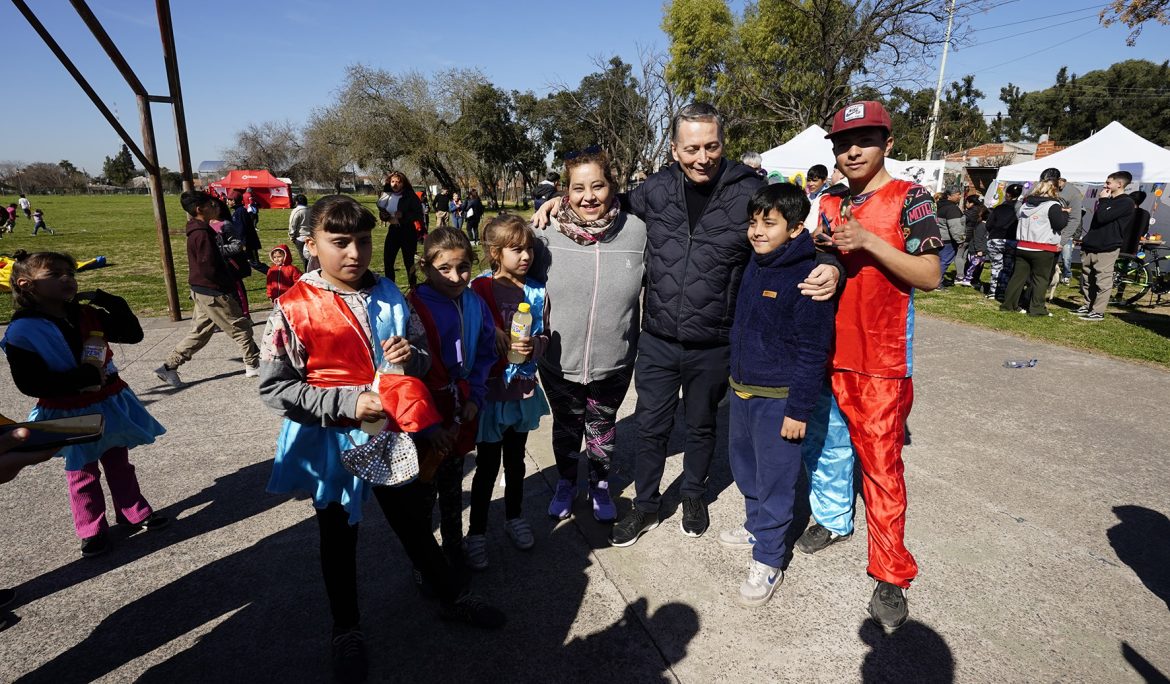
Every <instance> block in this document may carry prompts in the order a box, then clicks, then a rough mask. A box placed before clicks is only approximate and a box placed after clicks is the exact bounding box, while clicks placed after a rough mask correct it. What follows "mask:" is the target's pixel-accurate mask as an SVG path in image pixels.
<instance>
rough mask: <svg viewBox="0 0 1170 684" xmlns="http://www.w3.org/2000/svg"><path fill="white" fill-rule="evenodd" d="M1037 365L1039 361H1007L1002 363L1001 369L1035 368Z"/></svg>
mask: <svg viewBox="0 0 1170 684" xmlns="http://www.w3.org/2000/svg"><path fill="white" fill-rule="evenodd" d="M1037 363H1039V361H1038V360H1037V359H1027V360H1023V359H1021V360H1012V359H1008V360H1007V361H1004V362H1003V367H1004V368H1035V367H1036V364H1037Z"/></svg>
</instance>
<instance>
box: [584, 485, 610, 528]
mask: <svg viewBox="0 0 1170 684" xmlns="http://www.w3.org/2000/svg"><path fill="white" fill-rule="evenodd" d="M589 500H590V501H592V502H593V517H594V518H595V519H596V520H597V522H603V523H609V522H613V521H614V520H617V507H616V506H614V505H613V499H611V498H610V497H609V482H607V481H606V480H602V481H601V482H598V483H597V484H591V485H589Z"/></svg>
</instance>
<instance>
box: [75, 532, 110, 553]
mask: <svg viewBox="0 0 1170 684" xmlns="http://www.w3.org/2000/svg"><path fill="white" fill-rule="evenodd" d="M109 549H110V540H109V539H108V538H107V537H106V533H105V531H104V530H103V531H101V532H98V533H97V534H95V535H93V536H92V537H86V538H85V539H82V540H81V557H82V558H92V557H94V556H100V555H101V554H103V553H105V552H106V551H108V550H109Z"/></svg>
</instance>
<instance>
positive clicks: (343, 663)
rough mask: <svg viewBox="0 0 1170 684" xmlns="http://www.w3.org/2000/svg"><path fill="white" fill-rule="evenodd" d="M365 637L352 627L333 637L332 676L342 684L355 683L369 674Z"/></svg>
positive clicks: (361, 680)
mask: <svg viewBox="0 0 1170 684" xmlns="http://www.w3.org/2000/svg"><path fill="white" fill-rule="evenodd" d="M369 667H370V665H369V662H368V661H367V660H366V637H365V635H364V634H362V633H361V632H360V631H359V630H356V629H352V630H350V631H348V632H343V633H341V634H338V635H337V636H335V637H333V678H334V679H336V680H337V681H339V682H342V684H357V682H364V681H366V677H367V676H369Z"/></svg>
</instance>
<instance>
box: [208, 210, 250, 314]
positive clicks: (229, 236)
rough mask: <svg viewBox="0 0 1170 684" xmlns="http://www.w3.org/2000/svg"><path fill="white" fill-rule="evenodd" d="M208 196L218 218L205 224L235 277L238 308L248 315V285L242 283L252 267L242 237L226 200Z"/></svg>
mask: <svg viewBox="0 0 1170 684" xmlns="http://www.w3.org/2000/svg"><path fill="white" fill-rule="evenodd" d="M209 196H210V197H211V201H212V202H213V203H214V204H215V206H216V207H217V209H216V210H215V211H213V212H212V213H213V214H216V215H217V216H219V219H212V220H210V221H208V222H207V224H208V225H209V226H211V229H212V230H213V231H215V241H216V244H217V245H218V246H219V255H220V256H222V257H223V259H224V262H225V263H226V264H227V267H228V270H229V271H231V273H232V275H233V276H234V277H235V279H236V289H235V295H236V301H238V302H239V303H240V310H241V311H243V312H244V315H245V316H248V315H249V314H251V311H250V310H249V308H248V287H247V285H245V284H244V278H247V277H248V276H250V275H252V267H251V266H250V265H248V255H247V248H246V247H245V246H244V241H243V239H242V238H241V237H240V235H239V234H238V233H237V232H236V225H235V224H234V223H232V210H231V208H230V207H229V206H228V204H227V202H225V201H223V199H222V198H220V197H219V196H218V195H209Z"/></svg>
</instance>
